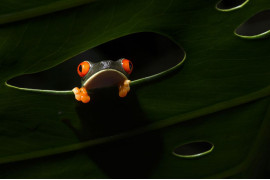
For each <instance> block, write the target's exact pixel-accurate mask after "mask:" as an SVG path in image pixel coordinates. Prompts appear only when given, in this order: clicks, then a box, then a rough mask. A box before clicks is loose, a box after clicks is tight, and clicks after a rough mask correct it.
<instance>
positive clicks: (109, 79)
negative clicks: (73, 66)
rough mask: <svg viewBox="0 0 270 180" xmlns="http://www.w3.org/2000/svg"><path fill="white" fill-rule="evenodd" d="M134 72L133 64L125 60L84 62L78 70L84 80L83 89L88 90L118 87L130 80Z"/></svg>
mask: <svg viewBox="0 0 270 180" xmlns="http://www.w3.org/2000/svg"><path fill="white" fill-rule="evenodd" d="M132 70H133V65H132V62H131V61H130V60H128V59H125V58H122V59H119V60H117V61H112V60H105V61H100V62H97V63H93V62H90V61H84V62H82V63H80V64H79V66H78V68H77V71H78V74H79V76H81V78H82V87H85V88H86V89H87V90H90V89H97V88H103V87H110V86H117V85H119V84H120V83H122V82H124V81H125V80H127V79H128V77H129V75H130V74H131V72H132Z"/></svg>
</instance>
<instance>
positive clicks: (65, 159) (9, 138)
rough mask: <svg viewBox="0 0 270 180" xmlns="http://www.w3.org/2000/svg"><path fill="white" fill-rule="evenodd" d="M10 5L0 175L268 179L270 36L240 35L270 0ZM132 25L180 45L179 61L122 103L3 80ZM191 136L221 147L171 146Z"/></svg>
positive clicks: (1, 34) (5, 20)
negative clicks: (184, 149)
mask: <svg viewBox="0 0 270 180" xmlns="http://www.w3.org/2000/svg"><path fill="white" fill-rule="evenodd" d="M12 2H14V4H12V3H11V1H5V2H2V3H1V7H6V8H2V9H0V23H2V25H1V27H0V83H1V86H0V100H1V101H0V117H1V118H0V142H1V148H0V163H1V165H0V166H1V168H0V177H1V178H209V177H215V178H226V177H244V178H260V177H269V170H268V167H269V166H268V164H269V155H268V152H267V149H268V148H269V143H268V142H269V133H268V131H267V129H268V128H269V120H270V116H269V95H270V86H269V77H270V71H269V65H270V61H269V57H270V54H269V44H270V41H269V38H265V39H260V40H256V41H250V40H246V39H241V38H239V37H237V36H236V35H234V30H235V29H236V28H237V27H238V26H239V25H240V24H241V23H242V22H244V21H245V20H246V19H248V18H249V17H251V16H252V15H254V14H256V13H258V12H259V11H261V10H262V9H269V7H270V4H269V2H268V0H257V1H250V2H248V3H247V4H246V5H245V6H243V7H242V8H241V9H238V10H235V11H232V12H221V11H218V10H217V9H216V8H215V6H216V4H217V1H214V0H211V1H205V2H202V1H199V0H192V1H184V0H181V1H165V0H157V1H143V0H138V1H124V0H113V1H106V0H100V1H94V2H91V3H88V2H90V1H75V0H74V1H72V0H70V1H54V2H53V3H52V1H47V2H46V3H45V2H34V1H28V3H26V4H24V5H21V6H15V4H16V3H15V1H12ZM62 3H63V4H65V6H63V8H62V6H60V5H61V4H62ZM77 5H80V6H77ZM75 6H76V7H75ZM43 7H46V8H43ZM47 7H48V8H47ZM31 9H34V10H33V11H32V10H31ZM63 9H65V10H63ZM25 11H28V12H29V13H25V14H24V12H25ZM9 15H10V16H9ZM20 15H23V16H22V17H21V18H20V17H19V16H20ZM41 15H42V16H41ZM30 17H31V18H30ZM18 20H20V21H18ZM136 32H155V33H158V34H162V35H164V36H166V37H169V38H170V39H172V40H173V41H174V42H176V43H177V44H178V45H179V46H181V47H182V48H183V49H184V50H185V52H186V60H185V63H184V64H183V66H182V68H178V69H176V70H175V71H174V72H173V74H170V75H162V77H161V78H158V79H156V80H155V81H149V82H148V83H146V84H141V85H140V86H134V87H132V88H131V92H130V94H129V95H128V97H126V98H124V99H119V98H118V97H117V92H116V91H115V90H114V89H107V90H104V91H102V92H99V93H96V94H94V95H93V101H91V102H90V103H89V104H87V105H82V104H80V103H77V102H76V101H75V99H74V95H72V94H71V93H69V92H63V93H50V92H49V93H48V92H42V91H41V92H33V91H23V90H20V89H16V88H13V87H10V86H7V85H6V83H5V82H6V81H7V80H9V79H11V78H13V77H16V76H19V75H22V74H29V73H34V72H40V71H43V70H46V69H49V68H52V67H54V66H56V65H58V64H60V63H62V62H64V61H66V60H68V59H69V58H71V57H73V56H75V55H77V54H79V53H81V52H83V51H85V50H87V49H90V48H93V47H96V46H98V45H100V44H103V43H106V42H108V41H110V40H113V39H116V38H119V37H122V36H125V35H128V34H132V33H136ZM166 61H167V60H166V59H164V64H165V63H166ZM74 69H76V67H74ZM135 70H136V69H134V71H135ZM70 73H75V71H74V72H70ZM56 80H57V78H56V79H47V81H56ZM78 86H79V85H78ZM194 141H208V142H211V143H213V145H214V147H215V148H214V149H213V150H212V151H211V152H210V153H208V154H206V155H204V156H199V157H198V158H188V159H187V158H181V157H177V156H175V155H174V154H173V153H172V152H173V150H174V148H175V147H177V146H179V145H181V144H186V143H189V142H194ZM254 165H256V166H254Z"/></svg>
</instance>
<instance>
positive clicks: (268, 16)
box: [235, 10, 270, 39]
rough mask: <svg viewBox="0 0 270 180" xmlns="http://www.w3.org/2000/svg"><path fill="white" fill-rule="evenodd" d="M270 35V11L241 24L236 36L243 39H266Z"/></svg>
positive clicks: (258, 14)
mask: <svg viewBox="0 0 270 180" xmlns="http://www.w3.org/2000/svg"><path fill="white" fill-rule="evenodd" d="M269 33H270V10H265V11H261V12H259V13H257V14H255V15H254V16H252V17H251V18H249V19H248V20H247V21H246V22H244V23H243V24H241V25H240V26H239V27H238V28H237V29H236V30H235V34H236V35H237V36H239V37H242V38H248V39H257V38H264V37H266V36H267V35H269Z"/></svg>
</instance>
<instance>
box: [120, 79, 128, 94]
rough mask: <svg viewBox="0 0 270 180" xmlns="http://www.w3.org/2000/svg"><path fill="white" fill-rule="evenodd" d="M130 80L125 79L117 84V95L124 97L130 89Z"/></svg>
mask: <svg viewBox="0 0 270 180" xmlns="http://www.w3.org/2000/svg"><path fill="white" fill-rule="evenodd" d="M129 84H130V80H125V81H124V82H123V83H122V84H120V85H119V96H120V97H126V95H127V93H128V92H129V91H130V86H129Z"/></svg>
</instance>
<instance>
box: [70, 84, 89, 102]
mask: <svg viewBox="0 0 270 180" xmlns="http://www.w3.org/2000/svg"><path fill="white" fill-rule="evenodd" d="M72 91H73V93H74V94H75V99H76V100H77V101H82V102H83V103H88V102H89V101H90V96H89V95H88V94H87V90H86V89H85V88H84V87H82V88H80V89H79V88H78V87H75V88H73V89H72Z"/></svg>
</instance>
